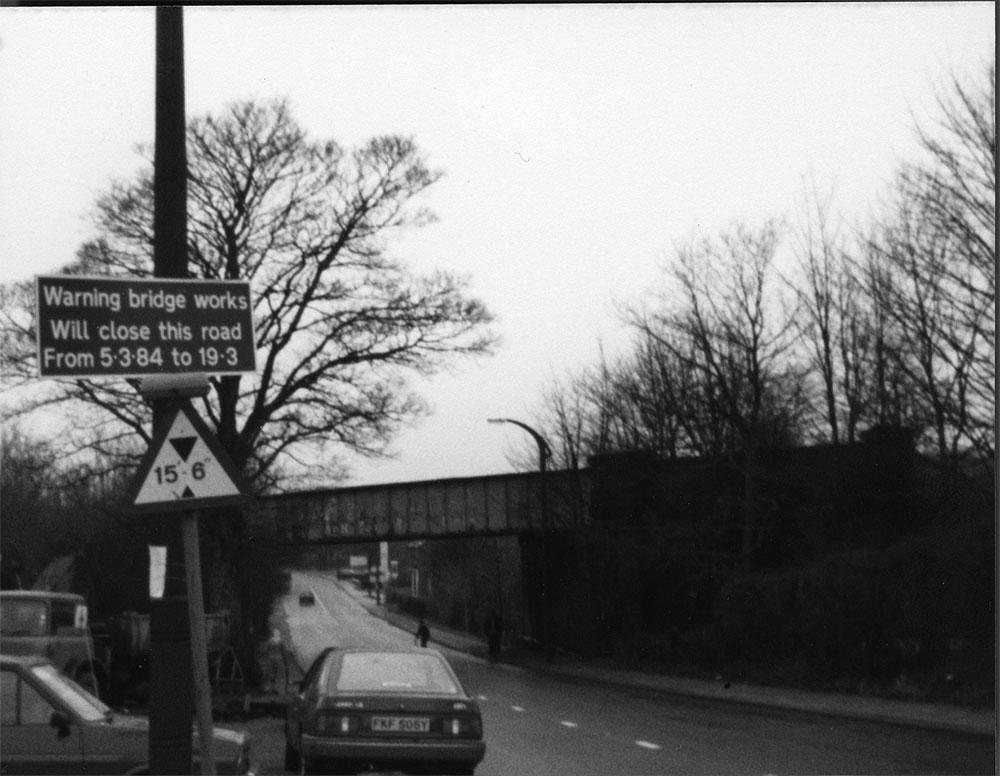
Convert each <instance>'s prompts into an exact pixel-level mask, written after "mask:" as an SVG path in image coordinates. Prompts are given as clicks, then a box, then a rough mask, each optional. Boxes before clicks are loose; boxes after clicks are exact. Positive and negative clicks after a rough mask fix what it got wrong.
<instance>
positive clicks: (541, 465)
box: [486, 418, 555, 663]
mask: <svg viewBox="0 0 1000 776" xmlns="http://www.w3.org/2000/svg"><path fill="white" fill-rule="evenodd" d="M486 422H487V423H494V424H499V423H511V424H513V425H515V426H518V427H520V428H522V429H524V430H525V431H527V432H528V433H529V434H531V438H532V439H534V440H535V444H536V445H538V473H539V484H540V489H541V492H542V493H541V501H542V566H543V568H542V647H543V648H544V650H545V659H546V660H547V661H548V662H550V663H551V662H552V659H553V657H554V655H555V648H554V646H553V643H552V621H553V616H552V599H551V597H550V596H549V569H550V565H551V559H552V549H551V537H550V526H549V490H548V488H549V484H548V476H547V474H546V472H547V471H548V459H549V457H550V456H551V455H552V448H550V447H549V444H548V442H546V441H545V438H544V437H543V436H542V435H541V434H539V433H538V432H537V431H535V429H533V428H532V427H531V426H529V425H528V424H526V423H522V422H521V421H519V420H513V419H512V418H487V421H486Z"/></svg>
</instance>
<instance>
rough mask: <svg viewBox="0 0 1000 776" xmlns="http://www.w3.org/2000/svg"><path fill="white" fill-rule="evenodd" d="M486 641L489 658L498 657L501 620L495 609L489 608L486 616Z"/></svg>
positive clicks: (501, 634)
mask: <svg viewBox="0 0 1000 776" xmlns="http://www.w3.org/2000/svg"><path fill="white" fill-rule="evenodd" d="M485 631H486V643H487V645H488V646H489V651H490V660H496V659H497V658H499V657H500V639H501V637H502V636H503V620H501V619H500V615H499V614H497V610H496V609H490V613H489V615H487V617H486V627H485Z"/></svg>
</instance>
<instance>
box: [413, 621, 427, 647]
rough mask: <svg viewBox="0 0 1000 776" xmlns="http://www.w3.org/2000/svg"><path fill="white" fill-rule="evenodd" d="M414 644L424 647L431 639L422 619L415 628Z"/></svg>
mask: <svg viewBox="0 0 1000 776" xmlns="http://www.w3.org/2000/svg"><path fill="white" fill-rule="evenodd" d="M415 636H416V639H415V642H414V643H416V642H419V643H420V646H421V647H426V646H427V642H428V641H429V640H430V638H431V630H430V628H428V627H427V623H426V622H424V619H423V617H421V618H420V624H419V625H418V626H417V632H416V634H415Z"/></svg>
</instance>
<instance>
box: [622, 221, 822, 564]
mask: <svg viewBox="0 0 1000 776" xmlns="http://www.w3.org/2000/svg"><path fill="white" fill-rule="evenodd" d="M778 243H779V238H778V227H777V225H776V224H775V223H773V222H768V223H765V224H764V225H763V226H762V227H761V228H759V229H757V230H753V229H750V228H748V227H746V226H737V227H735V228H734V229H732V230H730V231H729V232H726V233H724V234H723V235H721V237H720V238H719V239H717V240H709V239H704V240H701V241H699V242H696V243H694V244H693V245H691V246H689V247H687V248H684V249H682V250H681V251H679V253H678V256H677V261H676V263H675V265H674V267H673V276H674V278H675V279H676V280H677V281H678V283H679V287H680V294H681V298H682V302H681V306H680V309H679V310H677V311H670V309H669V308H668V309H664V310H661V311H659V312H652V313H649V312H646V313H643V312H637V311H634V312H633V313H632V315H631V324H632V325H633V326H634V327H636V328H637V329H638V330H639V331H642V332H644V333H646V334H648V335H649V336H650V337H652V338H654V339H655V340H656V341H658V342H659V343H660V344H662V346H663V347H664V348H666V349H667V350H668V351H669V352H670V353H671V354H672V356H673V357H674V358H675V359H676V360H677V363H678V365H679V367H680V368H681V369H683V370H686V371H687V372H689V373H691V374H694V375H698V376H699V377H700V380H699V384H700V385H701V387H702V390H701V391H700V392H699V393H698V394H697V396H698V398H699V399H700V401H701V402H702V403H703V404H704V409H705V412H706V414H708V415H709V416H716V417H722V418H724V419H725V421H726V425H727V427H728V428H729V430H730V431H731V433H732V434H733V442H734V445H733V447H732V448H731V449H735V450H738V451H739V453H740V455H741V458H742V465H743V469H744V475H745V477H744V480H745V481H744V486H745V494H744V498H745V503H744V517H743V525H742V532H741V535H742V539H741V547H740V555H741V557H742V558H743V560H744V562H748V561H749V557H750V554H751V553H752V551H753V549H754V545H755V540H756V528H757V526H756V522H757V521H756V514H757V511H758V504H757V495H756V489H757V472H756V470H757V466H758V463H757V458H758V455H759V452H760V450H761V449H762V448H764V447H766V446H768V445H771V444H781V443H786V444H787V443H788V442H789V441H791V439H792V438H793V436H794V434H795V433H797V430H798V428H799V426H800V424H801V413H802V412H803V411H804V407H803V402H802V396H801V394H800V392H799V389H798V386H799V385H800V380H799V379H798V376H797V375H796V374H795V373H794V363H793V361H792V359H791V344H792V336H791V335H792V329H791V320H792V317H793V316H792V313H791V312H790V311H788V310H787V309H786V307H785V305H784V304H783V303H782V300H780V299H779V298H778V295H777V291H776V290H775V289H774V288H773V284H774V269H773V263H774V259H775V256H776V253H777V250H778Z"/></svg>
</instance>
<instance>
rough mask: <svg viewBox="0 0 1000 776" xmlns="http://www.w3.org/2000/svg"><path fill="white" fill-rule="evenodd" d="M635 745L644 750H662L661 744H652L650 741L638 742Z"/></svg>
mask: <svg viewBox="0 0 1000 776" xmlns="http://www.w3.org/2000/svg"><path fill="white" fill-rule="evenodd" d="M635 745H636V746H641V747H642V748H643V749H659V748H660V745H659V744H654V743H652V742H650V741H636V742H635Z"/></svg>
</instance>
